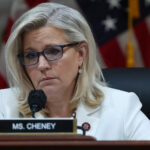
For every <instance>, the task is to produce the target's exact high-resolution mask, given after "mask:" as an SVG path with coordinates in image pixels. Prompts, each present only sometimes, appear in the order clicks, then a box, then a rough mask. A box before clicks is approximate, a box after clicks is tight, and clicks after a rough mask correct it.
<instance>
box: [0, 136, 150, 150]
mask: <svg viewBox="0 0 150 150" xmlns="http://www.w3.org/2000/svg"><path fill="white" fill-rule="evenodd" d="M81 147H82V150H84V149H86V150H87V149H88V148H90V147H91V148H94V150H97V149H99V150H100V149H112V148H114V149H115V150H124V149H128V150H129V148H132V149H133V150H134V149H135V150H136V149H137V150H140V149H143V148H146V149H150V141H96V140H95V139H93V138H92V137H89V136H82V135H0V149H1V148H2V149H3V150H9V149H12V148H14V149H16V150H24V149H28V150H30V149H32V150H33V149H36V150H47V149H49V150H53V149H55V150H57V149H60V148H64V149H65V150H70V149H71V150H74V149H78V148H81ZM92 150H93V149H92Z"/></svg>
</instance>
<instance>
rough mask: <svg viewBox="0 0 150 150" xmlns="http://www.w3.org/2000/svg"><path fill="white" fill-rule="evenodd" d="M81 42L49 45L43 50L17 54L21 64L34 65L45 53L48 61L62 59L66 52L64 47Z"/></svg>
mask: <svg viewBox="0 0 150 150" xmlns="http://www.w3.org/2000/svg"><path fill="white" fill-rule="evenodd" d="M77 44H79V42H74V43H70V44H65V45H56V46H49V47H47V48H46V49H44V50H43V51H41V52H35V51H28V52H23V53H20V54H18V55H17V57H18V59H19V60H20V62H21V64H22V65H24V66H33V65H36V64H37V63H38V62H39V57H40V55H43V56H44V57H45V59H46V60H47V61H55V60H58V59H60V58H61V57H62V56H63V53H64V47H70V46H75V45H77Z"/></svg>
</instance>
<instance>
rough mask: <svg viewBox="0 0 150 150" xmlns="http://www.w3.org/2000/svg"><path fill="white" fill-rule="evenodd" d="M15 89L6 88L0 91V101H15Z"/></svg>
mask: <svg viewBox="0 0 150 150" xmlns="http://www.w3.org/2000/svg"><path fill="white" fill-rule="evenodd" d="M16 94H17V93H16V89H15V88H7V89H1V90H0V101H1V102H3V101H7V100H9V99H16V97H17V95H16Z"/></svg>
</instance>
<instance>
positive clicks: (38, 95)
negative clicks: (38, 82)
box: [28, 90, 47, 118]
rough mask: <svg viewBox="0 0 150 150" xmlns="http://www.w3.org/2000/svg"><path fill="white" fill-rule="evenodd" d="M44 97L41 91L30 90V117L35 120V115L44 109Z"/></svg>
mask: <svg viewBox="0 0 150 150" xmlns="http://www.w3.org/2000/svg"><path fill="white" fill-rule="evenodd" d="M46 99H47V97H46V95H45V93H44V91H42V90H31V91H30V93H29V96H28V103H29V106H30V109H31V111H32V117H33V118H35V113H36V112H38V111H40V110H41V109H42V108H45V104H46Z"/></svg>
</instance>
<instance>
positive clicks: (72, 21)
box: [5, 2, 103, 117]
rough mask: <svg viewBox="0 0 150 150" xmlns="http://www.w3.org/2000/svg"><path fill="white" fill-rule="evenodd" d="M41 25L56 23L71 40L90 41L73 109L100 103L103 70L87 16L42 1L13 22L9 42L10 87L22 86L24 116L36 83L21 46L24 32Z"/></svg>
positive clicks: (79, 77)
mask: <svg viewBox="0 0 150 150" xmlns="http://www.w3.org/2000/svg"><path fill="white" fill-rule="evenodd" d="M42 26H55V27H57V28H59V29H61V30H63V31H64V33H65V34H66V35H67V37H68V40H69V41H70V42H81V41H84V42H86V43H87V44H88V52H87V56H86V58H85V60H84V62H83V66H82V69H83V72H82V74H80V75H79V76H78V79H77V83H76V88H75V91H74V95H73V97H72V100H71V108H72V109H76V107H77V105H78V103H79V102H80V100H81V101H84V102H85V103H86V104H87V105H88V106H90V107H96V106H98V105H99V104H100V103H101V101H102V99H103V93H102V91H101V90H100V88H99V85H100V84H101V82H100V79H101V69H100V66H99V63H98V61H97V60H96V50H97V48H96V44H95V40H94V38H93V34H92V32H91V29H90V27H89V25H88V23H87V21H86V20H85V19H84V17H83V16H82V15H81V14H80V13H79V12H78V11H76V10H74V9H72V8H69V7H67V6H64V5H61V4H57V3H52V2H50V3H42V4H39V5H38V6H36V7H35V8H33V9H31V10H29V11H27V12H26V13H25V14H23V15H22V16H21V17H20V18H19V19H18V20H17V21H16V23H15V24H14V25H13V28H12V31H11V35H10V37H9V39H8V41H7V44H6V50H5V51H6V53H5V56H6V60H7V61H6V65H7V66H6V67H7V71H8V72H7V74H8V81H9V84H10V87H17V89H19V95H18V100H19V107H20V112H21V114H22V115H23V116H24V117H31V111H30V109H29V106H28V103H27V98H28V94H29V92H30V90H32V89H33V85H32V83H31V81H30V78H29V77H28V75H27V73H26V72H25V69H24V67H23V66H22V65H21V64H20V62H19V60H18V59H17V54H18V53H19V52H20V51H21V50H22V49H23V48H22V35H23V34H24V33H25V32H27V31H31V30H33V29H38V28H40V27H42Z"/></svg>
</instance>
